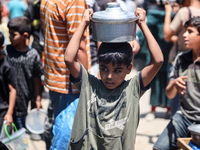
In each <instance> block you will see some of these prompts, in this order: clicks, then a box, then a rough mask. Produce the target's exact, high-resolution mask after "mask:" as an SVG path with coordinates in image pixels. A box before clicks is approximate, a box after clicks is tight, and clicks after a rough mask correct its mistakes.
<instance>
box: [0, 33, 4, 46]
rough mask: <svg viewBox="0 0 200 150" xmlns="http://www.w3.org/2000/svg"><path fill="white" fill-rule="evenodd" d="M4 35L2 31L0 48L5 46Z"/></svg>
mask: <svg viewBox="0 0 200 150" xmlns="http://www.w3.org/2000/svg"><path fill="white" fill-rule="evenodd" d="M4 40H5V39H4V35H3V33H2V32H1V31H0V46H2V45H3V44H4Z"/></svg>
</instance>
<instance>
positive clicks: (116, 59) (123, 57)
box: [98, 42, 133, 66]
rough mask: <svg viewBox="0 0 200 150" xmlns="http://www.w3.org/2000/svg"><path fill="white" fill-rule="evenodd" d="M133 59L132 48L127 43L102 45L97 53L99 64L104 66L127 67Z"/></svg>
mask: <svg viewBox="0 0 200 150" xmlns="http://www.w3.org/2000/svg"><path fill="white" fill-rule="evenodd" d="M132 59H133V52H132V47H131V45H130V44H129V43H127V42H124V43H102V44H101V45H100V47H99V51H98V60H99V62H104V63H106V64H109V63H112V64H118V65H121V64H124V65H127V66H129V65H130V64H131V62H132Z"/></svg>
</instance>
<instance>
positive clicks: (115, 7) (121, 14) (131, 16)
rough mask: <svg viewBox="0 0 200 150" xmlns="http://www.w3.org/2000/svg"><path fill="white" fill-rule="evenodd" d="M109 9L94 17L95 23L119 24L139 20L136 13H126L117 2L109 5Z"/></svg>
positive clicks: (96, 13)
mask: <svg viewBox="0 0 200 150" xmlns="http://www.w3.org/2000/svg"><path fill="white" fill-rule="evenodd" d="M107 4H108V7H107V8H106V9H105V10H104V11H97V12H95V13H94V14H93V16H92V21H94V22H105V23H119V22H133V21H135V20H137V19H138V17H136V16H135V13H134V12H129V11H124V10H122V8H121V7H120V4H119V3H117V2H110V3H107Z"/></svg>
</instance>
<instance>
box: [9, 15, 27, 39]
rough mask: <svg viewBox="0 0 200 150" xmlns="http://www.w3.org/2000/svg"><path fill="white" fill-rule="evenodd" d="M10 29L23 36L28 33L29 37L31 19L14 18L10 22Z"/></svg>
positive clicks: (23, 17)
mask: <svg viewBox="0 0 200 150" xmlns="http://www.w3.org/2000/svg"><path fill="white" fill-rule="evenodd" d="M8 29H9V30H14V31H17V32H19V33H20V34H21V35H23V34H24V33H25V32H27V33H28V34H29V36H30V34H31V24H30V21H29V19H28V18H27V17H25V16H20V17H15V18H12V19H11V20H10V21H9V22H8Z"/></svg>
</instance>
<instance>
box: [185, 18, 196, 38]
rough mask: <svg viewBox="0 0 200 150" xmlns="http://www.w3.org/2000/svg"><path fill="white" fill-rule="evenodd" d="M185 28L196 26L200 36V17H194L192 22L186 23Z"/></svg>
mask: <svg viewBox="0 0 200 150" xmlns="http://www.w3.org/2000/svg"><path fill="white" fill-rule="evenodd" d="M184 26H185V28H187V27H188V26H194V27H196V28H197V30H198V32H199V34H200V16H196V17H192V18H191V19H190V20H188V21H187V22H186V23H185V25H184Z"/></svg>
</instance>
